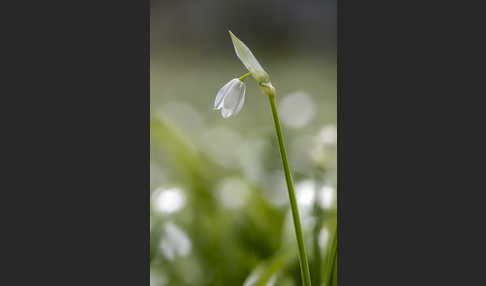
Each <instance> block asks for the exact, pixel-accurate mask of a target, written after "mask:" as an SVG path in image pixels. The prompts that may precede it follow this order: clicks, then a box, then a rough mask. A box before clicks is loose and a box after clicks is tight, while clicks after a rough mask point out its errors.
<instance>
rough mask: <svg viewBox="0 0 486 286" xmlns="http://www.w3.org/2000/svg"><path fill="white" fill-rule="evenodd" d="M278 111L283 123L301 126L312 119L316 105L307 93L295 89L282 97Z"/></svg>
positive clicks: (290, 125) (293, 126) (296, 126)
mask: <svg viewBox="0 0 486 286" xmlns="http://www.w3.org/2000/svg"><path fill="white" fill-rule="evenodd" d="M278 112H279V114H280V118H281V120H282V122H283V123H284V124H285V125H287V126H289V127H292V128H301V127H304V126H306V125H307V124H309V123H310V122H311V121H312V119H314V117H315V115H316V107H315V102H314V100H313V98H312V96H311V95H310V94H309V93H307V92H304V91H297V92H294V93H291V94H289V95H287V96H285V97H283V98H282V101H281V103H280V106H279V108H278Z"/></svg>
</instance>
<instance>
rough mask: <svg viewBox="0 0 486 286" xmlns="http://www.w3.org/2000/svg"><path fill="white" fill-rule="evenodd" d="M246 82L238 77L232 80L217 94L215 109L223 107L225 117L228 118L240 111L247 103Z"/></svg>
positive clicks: (222, 112)
mask: <svg viewBox="0 0 486 286" xmlns="http://www.w3.org/2000/svg"><path fill="white" fill-rule="evenodd" d="M245 91H246V86H245V84H244V83H243V82H242V81H241V80H240V79H238V78H234V79H232V80H230V81H229V82H228V83H227V84H225V85H224V86H223V87H222V88H221V89H220V90H219V92H218V94H217V95H216V100H215V101H214V109H215V110H219V109H221V115H222V116H223V118H228V117H230V116H231V115H233V114H237V113H238V112H240V110H241V108H242V107H243V104H244V103H245Z"/></svg>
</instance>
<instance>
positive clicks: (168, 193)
mask: <svg viewBox="0 0 486 286" xmlns="http://www.w3.org/2000/svg"><path fill="white" fill-rule="evenodd" d="M153 203H154V208H155V210H157V211H158V212H161V213H166V214H170V213H174V212H177V211H179V210H181V209H182V208H183V207H184V206H185V204H186V196H185V194H184V191H183V190H182V189H180V188H176V187H174V188H168V189H164V188H162V187H159V188H157V189H155V191H154V197H153Z"/></svg>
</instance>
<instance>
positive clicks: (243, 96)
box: [235, 85, 246, 114]
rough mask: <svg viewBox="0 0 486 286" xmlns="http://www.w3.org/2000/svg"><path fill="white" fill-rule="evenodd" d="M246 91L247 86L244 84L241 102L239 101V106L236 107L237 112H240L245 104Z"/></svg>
mask: <svg viewBox="0 0 486 286" xmlns="http://www.w3.org/2000/svg"><path fill="white" fill-rule="evenodd" d="M245 92H246V86H245V85H243V92H242V94H241V98H240V102H239V103H238V106H237V107H236V110H235V114H238V113H239V112H240V111H241V109H242V108H243V104H245Z"/></svg>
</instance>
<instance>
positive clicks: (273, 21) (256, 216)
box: [150, 0, 337, 286]
mask: <svg viewBox="0 0 486 286" xmlns="http://www.w3.org/2000/svg"><path fill="white" fill-rule="evenodd" d="M228 30H231V31H232V32H233V33H235V35H236V36H238V37H239V38H240V39H241V40H242V41H244V42H245V43H246V44H247V45H248V46H249V47H250V49H252V51H253V52H254V54H255V56H256V57H257V58H258V59H259V61H260V63H261V64H262V66H263V67H264V68H265V70H266V71H267V72H268V73H269V75H270V77H271V80H272V83H273V85H274V86H275V88H276V90H277V105H278V110H279V115H280V120H281V123H282V128H283V132H284V137H285V140H286V145H287V152H288V155H289V163H290V167H291V169H292V172H293V176H294V183H295V188H296V194H297V198H298V202H299V208H300V212H301V217H302V218H301V219H302V223H303V228H304V232H305V240H306V248H307V254H308V256H309V260H310V266H311V275H312V280H313V285H324V282H323V281H325V277H324V276H326V269H327V268H326V266H327V263H328V262H327V259H328V257H327V254H328V247H329V244H330V243H331V237H332V236H333V233H334V231H335V226H336V137H337V133H336V132H337V131H336V111H337V110H336V94H337V92H336V78H337V76H336V69H337V67H336V34H337V28H336V1H335V0H332V1H187V0H186V1H155V0H154V1H152V14H151V34H150V38H151V39H150V41H151V45H150V49H151V51H150V69H151V75H150V81H151V83H150V88H151V147H150V149H151V150H150V154H151V161H150V191H151V202H150V203H151V209H150V275H151V285H152V286H159V285H225V286H226V285H244V286H250V285H284V286H285V285H300V270H299V265H298V259H297V249H296V243H295V233H294V229H293V224H292V220H291V214H290V209H289V203H288V197H287V196H288V195H287V188H286V185H285V180H284V174H283V170H282V164H281V159H280V156H279V150H278V144H277V141H276V136H275V133H274V126H273V120H272V115H271V111H270V106H269V104H268V100H267V98H265V97H264V96H262V95H261V93H260V91H259V89H258V88H257V85H256V83H255V81H254V80H253V79H252V78H248V79H247V80H246V83H247V89H246V100H245V105H244V107H243V109H242V111H241V112H240V113H239V114H237V115H236V116H232V117H230V118H228V119H223V118H222V117H221V114H220V111H214V110H213V102H214V99H215V96H216V93H217V92H218V90H219V89H220V88H221V87H222V86H223V85H224V84H225V83H226V82H228V81H229V80H231V79H232V78H234V77H239V76H241V75H243V74H245V73H246V70H245V69H244V66H243V65H242V63H241V62H240V61H239V60H238V59H237V57H236V55H235V54H234V49H233V46H232V43H231V39H230V37H229V35H228Z"/></svg>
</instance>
